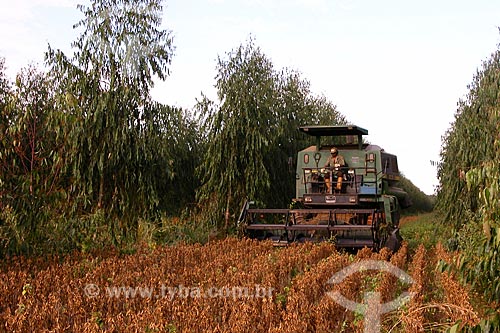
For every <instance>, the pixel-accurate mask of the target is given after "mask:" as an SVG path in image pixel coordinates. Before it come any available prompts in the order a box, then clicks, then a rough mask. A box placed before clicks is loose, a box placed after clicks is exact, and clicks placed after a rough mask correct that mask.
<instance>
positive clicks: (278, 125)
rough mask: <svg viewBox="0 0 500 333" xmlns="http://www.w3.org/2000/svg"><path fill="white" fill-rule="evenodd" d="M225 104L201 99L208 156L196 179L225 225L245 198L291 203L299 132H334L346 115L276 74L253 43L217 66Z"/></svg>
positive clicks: (289, 74)
mask: <svg viewBox="0 0 500 333" xmlns="http://www.w3.org/2000/svg"><path fill="white" fill-rule="evenodd" d="M217 72H218V75H217V77H216V85H215V87H216V88H217V93H218V99H219V101H220V105H219V104H218V103H216V102H214V101H211V100H209V99H208V98H206V97H205V96H203V98H202V100H201V101H200V102H199V103H198V106H197V108H198V110H199V111H201V112H200V113H201V115H202V116H201V117H202V121H201V122H202V123H204V126H205V128H204V132H205V133H207V135H206V137H205V138H204V139H205V140H206V142H207V149H206V155H205V157H204V158H203V161H202V164H201V166H200V167H199V168H198V174H199V175H200V178H201V180H202V186H201V187H200V189H199V190H198V193H197V194H198V199H199V200H201V201H203V202H204V203H205V206H206V207H209V209H207V211H208V212H210V213H211V214H212V215H211V219H212V220H213V221H216V222H218V221H220V220H221V219H220V217H221V216H223V215H224V216H225V225H226V226H228V224H229V220H230V218H231V217H232V218H233V219H234V217H235V216H234V214H235V213H236V212H238V211H239V208H240V206H241V204H242V203H243V202H244V200H245V199H246V198H249V199H252V200H254V201H256V202H257V203H259V204H262V205H264V206H268V207H269V206H279V207H283V205H287V204H290V202H291V199H292V198H293V196H294V193H295V188H294V187H295V165H296V164H295V163H296V161H295V156H296V154H297V151H298V150H299V149H302V148H304V143H305V141H307V139H306V140H304V137H303V136H302V135H301V134H300V132H299V131H298V127H299V126H301V125H306V124H309V125H310V124H318V125H319V124H324V125H332V124H338V123H340V122H343V121H344V119H343V116H342V115H341V114H340V113H339V112H338V111H337V110H336V107H335V105H333V104H332V103H331V102H329V101H327V100H326V98H318V97H315V96H313V95H312V93H311V91H310V84H309V82H308V81H307V80H304V79H302V78H301V76H300V74H299V73H298V72H296V71H290V70H282V71H276V70H275V69H274V66H273V64H272V62H271V61H270V60H269V59H268V58H267V57H266V56H265V55H264V54H263V52H262V50H261V49H260V48H259V47H257V46H256V45H255V44H254V41H253V40H252V39H250V40H249V42H248V43H247V44H246V45H240V46H239V48H237V49H236V50H233V51H232V52H229V53H228V54H227V58H220V57H219V60H218V65H217Z"/></svg>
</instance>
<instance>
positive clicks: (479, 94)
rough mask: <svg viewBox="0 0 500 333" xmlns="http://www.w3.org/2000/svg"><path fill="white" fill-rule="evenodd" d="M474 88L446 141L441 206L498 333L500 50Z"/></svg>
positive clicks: (463, 263) (465, 270)
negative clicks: (454, 231)
mask: <svg viewBox="0 0 500 333" xmlns="http://www.w3.org/2000/svg"><path fill="white" fill-rule="evenodd" d="M468 88H469V92H468V94H467V96H466V98H465V99H463V100H460V101H459V104H458V110H457V112H456V114H455V120H454V122H453V124H452V126H451V127H450V129H449V130H448V131H447V133H446V135H445V136H444V138H443V143H442V151H441V163H440V165H439V170H438V177H439V180H440V184H441V185H440V188H439V191H438V197H437V208H438V209H439V210H440V211H441V212H442V213H443V215H444V223H448V224H449V225H451V226H453V227H454V229H455V230H456V238H455V242H453V245H455V246H458V248H459V249H460V250H461V253H462V259H461V262H460V265H459V266H458V267H457V268H458V269H459V271H460V272H461V274H462V277H463V278H464V280H465V281H467V282H469V283H471V284H472V285H473V286H474V287H475V288H476V290H477V291H479V292H480V293H482V294H483V295H484V297H485V300H486V301H487V302H493V303H490V304H492V305H493V315H492V317H491V318H490V320H489V324H490V325H496V326H495V327H496V328H494V329H492V330H491V331H493V330H495V329H496V330H497V329H498V327H500V315H499V313H500V312H498V311H499V306H498V299H500V280H499V279H498V272H499V271H500V258H499V256H498V254H499V252H500V204H499V201H498V196H499V194H500V191H499V185H500V184H499V179H500V167H499V161H500V136H499V133H500V104H499V96H500V46H499V49H497V50H496V51H495V52H494V53H493V54H492V55H491V57H490V58H489V59H487V60H486V61H484V62H483V64H482V68H481V69H479V70H478V71H477V73H476V74H475V76H474V79H473V82H472V84H471V85H470V86H469V87H468ZM495 302H496V303H495ZM495 304H496V305H495ZM496 330H495V331H496Z"/></svg>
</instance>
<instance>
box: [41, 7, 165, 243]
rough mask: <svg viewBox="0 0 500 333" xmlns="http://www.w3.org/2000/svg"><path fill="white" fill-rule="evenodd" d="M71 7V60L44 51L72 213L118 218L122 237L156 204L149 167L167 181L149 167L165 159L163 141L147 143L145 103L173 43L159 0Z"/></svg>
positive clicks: (150, 114) (151, 121)
mask: <svg viewBox="0 0 500 333" xmlns="http://www.w3.org/2000/svg"><path fill="white" fill-rule="evenodd" d="M79 9H80V10H81V11H82V13H83V15H84V19H82V20H81V21H80V22H79V23H77V24H76V25H75V28H83V32H82V33H81V35H80V36H79V38H78V39H77V40H76V41H75V42H74V43H73V47H74V48H75V49H76V51H75V53H74V56H73V57H72V58H71V59H70V58H68V57H66V56H65V55H64V54H63V53H62V52H61V51H55V50H52V49H51V48H50V47H49V51H48V52H47V62H48V64H49V65H51V67H52V71H51V74H52V75H53V76H54V80H55V81H56V82H57V85H56V92H57V93H58V94H59V96H64V97H65V98H64V99H63V100H61V103H60V105H59V112H61V113H62V114H64V115H65V117H66V119H65V121H66V123H67V124H68V125H70V126H69V127H68V126H66V127H65V128H64V129H63V131H66V133H65V134H64V137H65V138H66V139H67V140H69V142H68V146H69V149H68V150H67V152H68V153H69V154H71V156H70V157H69V158H68V159H67V161H68V163H67V168H66V172H67V173H68V176H69V177H70V178H71V181H72V184H71V186H70V197H71V198H72V200H71V203H72V208H73V210H72V211H73V212H92V211H93V210H95V209H96V208H97V209H102V210H104V211H105V212H106V214H108V216H110V217H114V218H116V220H117V221H120V222H119V225H118V224H114V225H113V226H112V232H118V229H119V231H120V232H121V231H124V232H125V233H127V231H130V230H132V231H133V230H134V229H135V226H136V222H137V218H138V216H141V214H144V213H145V212H147V211H149V210H150V209H151V208H153V207H155V206H156V205H157V204H158V196H157V190H158V189H157V177H158V170H157V169H158V168H161V169H162V171H163V177H168V176H169V168H168V165H159V164H156V162H158V161H159V160H162V161H165V160H168V156H167V155H168V149H167V147H166V143H165V142H160V141H158V140H155V141H152V142H151V141H148V140H149V139H151V136H152V135H153V134H152V133H154V131H156V129H155V122H156V120H157V117H158V115H156V114H155V109H154V108H151V107H148V105H149V103H151V102H150V89H151V88H152V86H153V77H154V76H158V77H159V78H161V79H164V78H166V77H167V76H168V74H169V72H168V66H169V64H170V61H171V58H172V54H173V46H172V42H173V40H172V37H171V34H170V32H169V31H167V30H160V25H161V14H162V4H161V1H160V0H134V1H132V0H95V1H93V2H92V4H91V6H90V7H84V6H81V5H80V6H79ZM163 115H164V113H163ZM61 136H62V135H61ZM153 143H154V144H153ZM112 221H115V220H114V219H112Z"/></svg>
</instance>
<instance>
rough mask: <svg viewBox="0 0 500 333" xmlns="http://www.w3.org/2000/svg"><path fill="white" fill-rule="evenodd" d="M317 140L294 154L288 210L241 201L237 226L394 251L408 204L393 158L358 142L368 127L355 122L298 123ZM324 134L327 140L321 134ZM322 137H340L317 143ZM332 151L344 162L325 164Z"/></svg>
mask: <svg viewBox="0 0 500 333" xmlns="http://www.w3.org/2000/svg"><path fill="white" fill-rule="evenodd" d="M299 130H300V131H301V132H303V133H305V134H308V135H311V136H314V137H316V145H314V146H310V147H308V148H306V149H304V150H302V151H300V152H299V153H298V156H297V172H296V197H295V199H294V200H293V204H292V206H293V207H295V208H292V209H259V208H254V207H253V202H251V201H247V202H245V203H244V205H243V208H242V210H241V213H240V216H239V218H238V221H237V223H238V227H239V229H240V230H241V231H242V232H243V233H244V234H245V235H246V236H248V237H250V238H255V239H262V240H264V239H272V240H273V241H274V243H275V245H286V244H289V243H291V242H297V241H298V242H304V241H333V242H334V243H335V244H336V246H337V247H339V248H350V249H355V248H363V247H369V248H372V249H374V250H376V251H377V250H380V249H381V248H383V247H388V248H390V249H391V250H393V251H396V250H397V249H398V248H399V246H400V245H401V241H402V238H401V236H400V235H399V227H398V225H399V216H400V209H401V208H406V207H409V206H410V205H411V200H410V198H409V196H408V194H407V193H406V192H404V191H403V190H402V189H401V188H398V187H396V185H397V183H398V181H399V179H400V174H399V170H398V163H397V157H396V156H394V155H391V154H388V153H386V152H385V151H384V150H383V149H381V148H380V147H379V146H374V145H369V144H366V143H363V135H367V134H368V131H367V130H366V129H364V128H361V127H358V126H351V125H348V126H303V127H300V128H299ZM325 138H326V139H325ZM322 139H323V140H324V141H327V140H328V142H339V143H338V144H336V145H331V144H327V145H324V146H323V145H322ZM335 150H337V151H338V155H341V156H342V157H343V158H344V161H345V164H344V165H343V166H342V165H336V166H335V165H334V166H332V167H329V166H325V164H326V163H327V161H328V159H329V157H330V156H331V155H332V151H333V153H335Z"/></svg>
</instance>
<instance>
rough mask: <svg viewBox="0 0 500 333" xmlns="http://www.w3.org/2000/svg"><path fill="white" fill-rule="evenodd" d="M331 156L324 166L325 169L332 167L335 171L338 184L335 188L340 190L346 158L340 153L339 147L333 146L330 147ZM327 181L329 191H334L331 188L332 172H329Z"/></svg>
mask: <svg viewBox="0 0 500 333" xmlns="http://www.w3.org/2000/svg"><path fill="white" fill-rule="evenodd" d="M330 154H331V155H330V157H328V160H327V161H326V163H325V166H324V168H325V169H327V168H328V169H331V170H332V171H333V174H335V175H336V176H337V186H336V187H335V190H337V191H339V192H340V190H341V189H342V170H341V168H342V167H345V160H344V157H343V156H342V155H339V151H338V149H337V148H335V147H333V148H332V149H330ZM325 183H326V188H327V190H328V193H332V191H331V188H332V181H331V179H330V172H327V174H326V176H325Z"/></svg>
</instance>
